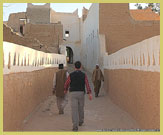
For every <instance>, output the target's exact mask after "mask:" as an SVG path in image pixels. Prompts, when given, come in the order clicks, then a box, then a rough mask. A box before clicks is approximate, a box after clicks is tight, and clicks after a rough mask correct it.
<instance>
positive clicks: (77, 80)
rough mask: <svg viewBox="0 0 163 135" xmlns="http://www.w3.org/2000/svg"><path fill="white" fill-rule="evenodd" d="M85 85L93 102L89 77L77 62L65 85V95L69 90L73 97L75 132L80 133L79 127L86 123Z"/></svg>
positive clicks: (72, 109) (72, 107) (72, 108)
mask: <svg viewBox="0 0 163 135" xmlns="http://www.w3.org/2000/svg"><path fill="white" fill-rule="evenodd" d="M85 85H86V88H87V94H89V99H90V100H92V94H91V89H90V86H89V83H88V79H87V75H86V74H85V73H83V72H82V71H81V63H80V61H77V62H75V71H74V72H72V73H70V75H69V77H68V79H67V81H66V83H65V86H64V87H65V93H67V91H68V88H69V86H70V88H69V92H70V95H71V111H72V123H73V129H72V130H73V131H78V126H82V124H83V123H84V94H85Z"/></svg>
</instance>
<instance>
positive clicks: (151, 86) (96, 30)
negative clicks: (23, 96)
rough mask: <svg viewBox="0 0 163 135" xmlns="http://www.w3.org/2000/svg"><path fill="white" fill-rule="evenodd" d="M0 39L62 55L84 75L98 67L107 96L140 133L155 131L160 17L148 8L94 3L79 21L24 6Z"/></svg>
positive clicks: (75, 14)
mask: <svg viewBox="0 0 163 135" xmlns="http://www.w3.org/2000/svg"><path fill="white" fill-rule="evenodd" d="M11 31H12V32H11ZM29 39H30V40H29ZM4 41H8V42H14V43H16V44H21V45H25V46H29V47H31V48H35V49H38V50H42V51H45V52H52V53H53V52H57V53H58V52H60V53H63V54H65V55H67V56H68V59H69V61H68V62H70V63H73V62H74V61H76V60H80V61H81V62H82V65H83V66H84V68H85V69H86V70H88V71H89V72H92V71H93V69H94V68H95V65H96V64H99V65H100V67H101V69H103V73H104V76H105V81H104V89H105V91H106V92H107V94H108V95H109V98H110V99H111V100H112V101H113V102H114V103H115V104H116V105H118V106H119V107H121V108H122V109H123V110H124V111H126V112H127V113H128V114H130V115H131V116H132V117H133V118H134V119H135V120H136V121H137V123H138V125H139V127H140V128H141V129H160V16H159V15H158V14H156V13H154V12H153V11H152V10H151V9H143V10H130V9H129V4H128V3H100V4H99V3H94V4H92V5H91V7H90V8H89V9H85V8H83V14H82V17H81V18H79V16H78V10H75V11H74V12H73V13H60V12H56V11H54V10H52V9H51V8H50V4H45V5H41V6H38V5H37V6H36V5H33V4H31V3H28V5H27V10H26V12H22V13H13V14H11V15H10V17H9V20H8V22H7V25H5V24H4ZM66 50H67V52H66ZM46 80H47V79H46ZM11 90H12V88H11ZM20 91H21V90H20ZM6 94H7V92H6ZM6 102H8V100H7V98H6ZM24 103H25V102H24ZM108 107H109V106H108ZM20 108H21V107H20ZM6 110H7V108H6ZM13 110H14V109H13ZM20 110H21V109H20ZM29 112H30V111H29ZM12 115H14V114H12ZM13 118H14V117H13ZM23 118H24V117H23ZM17 119H19V118H17ZM6 121H7V120H6ZM21 121H22V119H21V120H20V121H19V122H18V124H19V125H21V123H20V122H21ZM6 123H10V122H9V121H7V122H6ZM13 125H14V124H13ZM13 125H11V127H14V126H13ZM5 128H6V130H10V129H11V128H8V125H7V124H6V125H5ZM19 128H20V127H19V126H17V127H16V128H13V129H14V130H16V129H19ZM108 128H109V127H108ZM133 128H134V127H133Z"/></svg>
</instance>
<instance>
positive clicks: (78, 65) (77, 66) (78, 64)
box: [75, 61, 81, 69]
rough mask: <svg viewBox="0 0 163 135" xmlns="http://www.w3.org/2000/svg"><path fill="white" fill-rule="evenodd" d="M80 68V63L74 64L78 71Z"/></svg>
mask: <svg viewBox="0 0 163 135" xmlns="http://www.w3.org/2000/svg"><path fill="white" fill-rule="evenodd" d="M80 67H81V62H80V61H77V62H75V68H77V69H79V68H80Z"/></svg>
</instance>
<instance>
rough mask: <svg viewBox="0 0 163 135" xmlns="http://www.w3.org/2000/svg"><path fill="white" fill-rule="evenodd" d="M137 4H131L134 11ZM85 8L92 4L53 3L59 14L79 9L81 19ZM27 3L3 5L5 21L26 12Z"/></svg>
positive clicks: (52, 5) (53, 7)
mask: <svg viewBox="0 0 163 135" xmlns="http://www.w3.org/2000/svg"><path fill="white" fill-rule="evenodd" d="M33 4H35V5H43V4H45V3H33ZM134 4H135V3H133V4H130V7H131V8H132V9H133V8H135V6H134ZM83 6H84V7H85V8H87V9H89V7H90V6H91V3H51V8H52V9H54V10H55V11H57V12H73V11H75V10H76V9H77V8H78V13H79V17H80V16H81V15H82V8H83ZM26 8H27V3H4V5H3V21H7V20H8V16H9V14H10V13H17V12H25V11H26Z"/></svg>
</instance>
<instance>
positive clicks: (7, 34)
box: [3, 24, 46, 52]
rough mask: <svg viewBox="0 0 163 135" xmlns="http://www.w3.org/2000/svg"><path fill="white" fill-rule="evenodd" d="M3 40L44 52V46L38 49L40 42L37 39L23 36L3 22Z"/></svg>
mask: <svg viewBox="0 0 163 135" xmlns="http://www.w3.org/2000/svg"><path fill="white" fill-rule="evenodd" d="M3 41H7V42H11V43H15V44H19V45H23V46H27V47H30V48H33V49H36V50H41V51H44V52H45V51H46V49H45V47H42V48H41V49H40V45H41V43H40V42H39V41H38V40H37V39H34V38H28V37H23V36H21V35H20V34H19V33H15V32H13V30H12V29H11V28H10V27H8V26H7V25H5V24H3Z"/></svg>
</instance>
